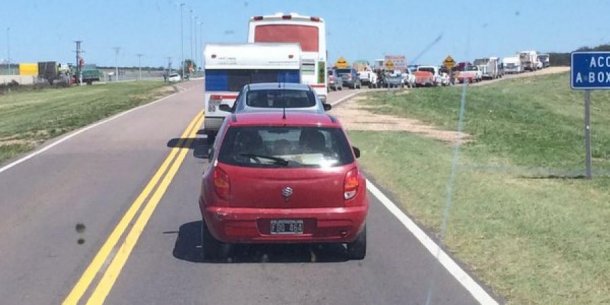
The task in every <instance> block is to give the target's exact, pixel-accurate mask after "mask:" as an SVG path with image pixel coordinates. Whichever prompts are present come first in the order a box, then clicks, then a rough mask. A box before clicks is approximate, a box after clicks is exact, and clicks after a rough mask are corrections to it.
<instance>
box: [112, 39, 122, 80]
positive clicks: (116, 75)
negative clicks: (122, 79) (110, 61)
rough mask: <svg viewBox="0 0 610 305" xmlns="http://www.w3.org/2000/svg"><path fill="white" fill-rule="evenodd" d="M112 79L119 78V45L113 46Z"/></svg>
mask: <svg viewBox="0 0 610 305" xmlns="http://www.w3.org/2000/svg"><path fill="white" fill-rule="evenodd" d="M113 49H114V81H115V82H116V81H118V80H119V51H120V50H121V47H114V48H113Z"/></svg>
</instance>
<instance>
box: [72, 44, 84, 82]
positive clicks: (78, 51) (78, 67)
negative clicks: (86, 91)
mask: <svg viewBox="0 0 610 305" xmlns="http://www.w3.org/2000/svg"><path fill="white" fill-rule="evenodd" d="M74 42H75V43H76V76H77V77H78V85H79V86H82V85H83V71H82V67H81V65H80V63H81V56H80V54H81V53H82V51H81V49H80V44H81V42H83V41H82V40H76V41H74Z"/></svg>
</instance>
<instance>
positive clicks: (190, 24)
mask: <svg viewBox="0 0 610 305" xmlns="http://www.w3.org/2000/svg"><path fill="white" fill-rule="evenodd" d="M190 13H191V20H190V21H189V28H190V29H191V63H192V62H193V9H190ZM189 72H190V71H189Z"/></svg>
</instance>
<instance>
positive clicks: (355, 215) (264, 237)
mask: <svg viewBox="0 0 610 305" xmlns="http://www.w3.org/2000/svg"><path fill="white" fill-rule="evenodd" d="M200 208H201V212H202V214H203V218H204V219H205V222H206V224H207V226H208V229H209V230H210V233H211V234H212V235H213V236H214V237H215V238H216V239H218V240H220V241H222V242H225V243H325V242H326V243H330V242H338V243H346V242H352V241H354V240H355V239H356V237H357V235H358V233H360V231H361V230H362V229H363V227H364V222H365V218H366V214H367V210H368V205H362V206H356V207H345V208H308V209H253V208H230V207H204V206H203V205H202V204H201V203H200ZM271 220H303V224H304V229H303V233H302V234H271V233H270V226H271V225H270V223H271Z"/></svg>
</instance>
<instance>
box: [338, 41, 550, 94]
mask: <svg viewBox="0 0 610 305" xmlns="http://www.w3.org/2000/svg"><path fill="white" fill-rule="evenodd" d="M549 66H550V61H549V55H548V54H539V53H538V52H536V51H521V52H518V53H517V54H516V55H515V56H508V57H504V58H500V57H484V58H478V59H475V60H474V62H472V63H471V62H467V61H465V62H460V63H458V64H456V65H455V66H453V67H452V68H451V69H447V68H446V67H445V66H434V65H409V66H407V68H406V69H402V70H389V71H388V70H385V69H381V68H371V67H370V66H368V64H365V65H360V66H359V69H360V71H357V70H356V69H355V68H353V67H349V68H343V69H337V68H332V69H329V70H328V88H329V90H343V87H348V88H351V89H359V88H360V87H361V86H362V85H364V86H368V87H369V88H405V87H408V88H414V87H440V86H449V85H453V84H456V83H476V82H480V81H483V80H490V79H496V78H501V77H503V76H504V74H508V73H521V72H525V71H535V70H538V69H543V68H546V67H549Z"/></svg>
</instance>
